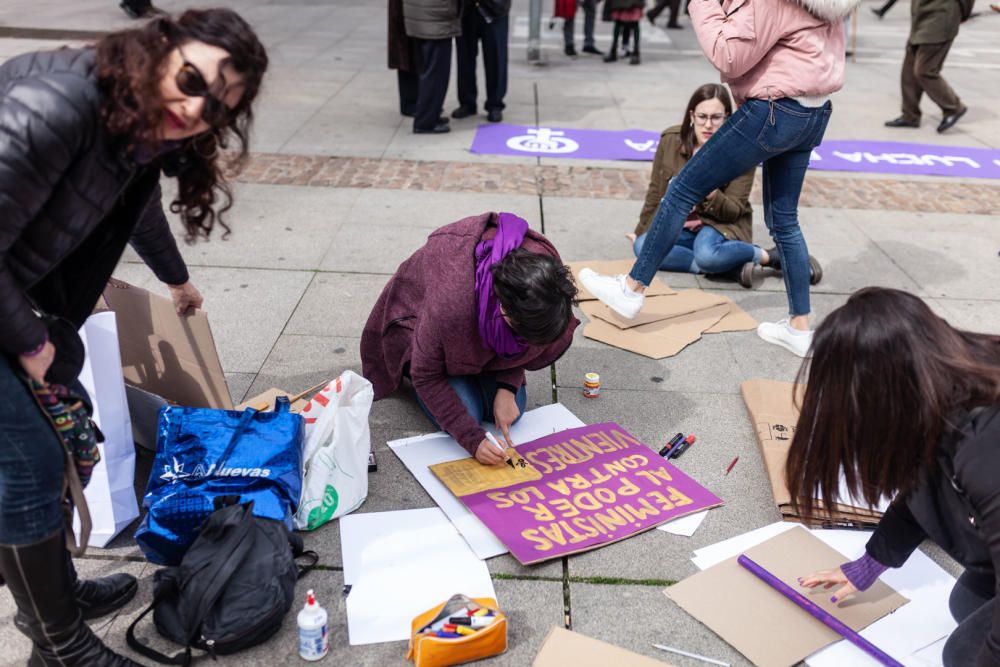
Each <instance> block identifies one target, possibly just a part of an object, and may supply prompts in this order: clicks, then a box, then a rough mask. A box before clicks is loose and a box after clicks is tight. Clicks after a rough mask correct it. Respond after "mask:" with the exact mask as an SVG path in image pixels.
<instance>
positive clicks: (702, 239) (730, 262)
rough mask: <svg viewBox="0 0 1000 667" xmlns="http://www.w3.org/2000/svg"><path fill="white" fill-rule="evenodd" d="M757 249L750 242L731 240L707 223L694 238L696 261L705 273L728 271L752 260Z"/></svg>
mask: <svg viewBox="0 0 1000 667" xmlns="http://www.w3.org/2000/svg"><path fill="white" fill-rule="evenodd" d="M755 252H756V250H755V248H754V247H753V246H752V245H750V244H749V243H744V242H743V241H730V240H727V239H726V237H725V236H723V235H722V234H720V233H719V232H718V231H717V230H716V229H715V228H714V227H709V226H708V225H705V226H704V227H702V228H701V229H699V230H698V235H697V236H696V237H695V239H694V261H695V262H696V263H697V264H698V266H699V267H700V268H701V270H702V271H704V272H705V273H726V272H727V271H731V270H732V269H735V268H739V267H741V266H743V265H744V264H746V263H747V262H752V261H753V259H754V254H755Z"/></svg>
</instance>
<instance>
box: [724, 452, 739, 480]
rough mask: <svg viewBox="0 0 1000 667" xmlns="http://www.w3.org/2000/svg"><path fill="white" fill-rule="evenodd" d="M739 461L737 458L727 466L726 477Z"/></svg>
mask: <svg viewBox="0 0 1000 667" xmlns="http://www.w3.org/2000/svg"><path fill="white" fill-rule="evenodd" d="M739 460H740V457H738V456H737V457H736V458H735V459H733V462H732V463H730V464H729V467H728V468H726V475H728V474H729V471H731V470H732V469H733V466H734V465H736V462H737V461H739ZM724 476H725V475H723V477H724Z"/></svg>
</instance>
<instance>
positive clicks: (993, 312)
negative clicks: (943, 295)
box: [927, 299, 1000, 333]
mask: <svg viewBox="0 0 1000 667" xmlns="http://www.w3.org/2000/svg"><path fill="white" fill-rule="evenodd" d="M927 302H928V303H929V304H930V305H931V307H932V308H934V310H935V311H938V313H939V314H940V315H941V316H942V317H944V318H945V319H946V320H948V322H949V323H950V324H951V325H952V326H954V327H958V328H960V329H968V330H969V331H979V332H983V333H1000V302H998V301H986V300H982V301H978V300H977V301H972V300H968V299H965V300H962V299H928V300H927Z"/></svg>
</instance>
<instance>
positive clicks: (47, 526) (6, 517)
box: [0, 355, 86, 545]
mask: <svg viewBox="0 0 1000 667" xmlns="http://www.w3.org/2000/svg"><path fill="white" fill-rule="evenodd" d="M18 370H20V368H18ZM74 389H75V390H77V391H78V392H83V388H82V387H80V386H79V385H78V384H77V385H75V386H74ZM81 395H83V396H86V393H82V394H81ZM0 396H2V397H3V398H2V400H0V544H13V545H21V544H32V543H34V542H38V541H40V540H42V539H43V538H46V537H48V536H49V535H51V534H52V533H54V532H56V531H57V530H59V528H60V527H62V525H63V502H62V484H63V470H64V459H63V456H64V454H63V445H62V442H61V441H60V440H59V437H58V436H57V435H56V432H55V430H54V429H53V427H52V423H51V422H49V420H48V417H46V416H45V414H44V413H43V412H42V408H41V406H39V405H38V403H36V402H35V398H34V396H33V395H32V394H31V390H30V389H29V388H28V385H27V384H25V382H24V381H23V380H22V379H21V378H20V376H19V375H16V374H15V372H14V368H13V367H12V365H11V362H10V361H9V360H8V359H7V358H6V357H4V356H3V355H0Z"/></svg>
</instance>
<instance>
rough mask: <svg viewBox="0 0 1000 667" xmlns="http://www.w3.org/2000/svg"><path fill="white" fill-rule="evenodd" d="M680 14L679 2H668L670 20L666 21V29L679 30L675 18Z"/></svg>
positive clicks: (671, 0) (675, 0) (676, 0)
mask: <svg viewBox="0 0 1000 667" xmlns="http://www.w3.org/2000/svg"><path fill="white" fill-rule="evenodd" d="M680 13H681V0H670V18H669V19H668V20H667V27H668V28H673V29H674V30H676V29H678V28H681V27H683V26H681V24H680V23H678V22H677V18H678V17H679V16H680Z"/></svg>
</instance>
